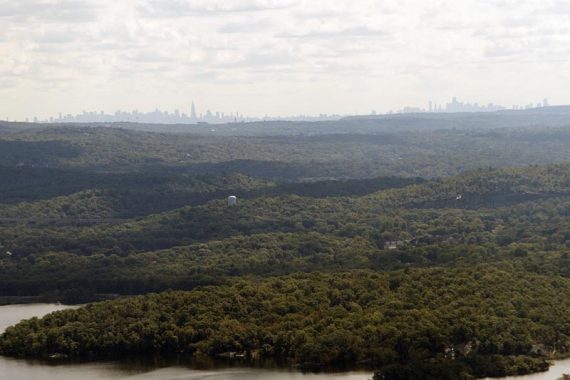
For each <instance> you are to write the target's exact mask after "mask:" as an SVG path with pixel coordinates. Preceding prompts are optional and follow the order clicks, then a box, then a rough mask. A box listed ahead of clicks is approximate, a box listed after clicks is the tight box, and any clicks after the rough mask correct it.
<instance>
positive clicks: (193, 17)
mask: <svg viewBox="0 0 570 380" xmlns="http://www.w3.org/2000/svg"><path fill="white" fill-rule="evenodd" d="M569 19H570V4H569V3H568V2H565V1H560V0H546V1H542V2H536V1H534V2H532V1H526V0H522V1H513V0H484V1H475V0H465V1H451V0H440V1H434V2H430V3H429V4H426V3H425V2H422V1H419V0H407V1H406V0H404V1H392V0H388V1H359V2H358V4H355V3H354V2H350V1H344V0H338V1H324V0H311V1H309V0H234V1H221V0H194V1H191V0H161V1H158V0H141V1H133V0H125V1H120V2H114V1H110V0H99V1H95V0H59V1H55V0H54V1H41V0H20V1H8V0H0V25H1V28H0V56H1V57H2V58H0V119H3V118H5V117H8V118H10V119H12V120H14V119H16V120H23V119H24V118H27V117H29V118H31V117H33V116H38V117H40V118H46V117H49V116H53V115H55V114H57V113H58V112H63V113H65V114H66V113H80V112H81V111H82V110H89V111H91V110H93V111H95V110H97V111H99V110H103V111H105V112H113V111H115V110H117V109H122V110H128V111H130V110H135V109H138V110H140V111H150V110H153V109H155V108H161V109H165V110H174V109H180V110H182V111H185V112H187V111H188V110H189V109H190V104H191V101H192V100H193V99H194V100H199V102H200V104H201V105H202V108H203V109H204V110H205V109H212V110H219V111H224V112H236V111H238V112H240V113H243V114H245V115H251V116H263V115H272V116H273V115H275V116H284V115H299V114H308V115H315V114H320V113H323V114H367V113H369V112H370V111H371V110H377V111H378V112H386V111H388V110H390V109H400V108H402V107H403V106H419V107H426V106H427V102H428V101H429V100H432V101H433V102H435V103H444V102H446V101H448V100H449V98H450V97H451V96H453V95H456V96H458V97H459V98H460V99H465V100H468V101H471V102H479V103H481V104H487V103H490V102H492V103H496V104H501V105H505V106H510V105H512V104H519V105H524V104H528V103H536V102H537V101H539V100H541V99H542V98H544V97H548V98H549V100H550V101H551V103H553V104H563V103H568V98H567V95H566V94H567V87H568V84H569V83H570V70H568V69H569V68H570V67H569V66H570V64H569V62H570V44H569V42H570V33H569V30H568V29H569V27H568V25H570V23H569V21H570V20H569Z"/></svg>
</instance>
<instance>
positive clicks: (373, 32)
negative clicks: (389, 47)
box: [278, 26, 390, 39]
mask: <svg viewBox="0 0 570 380" xmlns="http://www.w3.org/2000/svg"><path fill="white" fill-rule="evenodd" d="M389 35H390V33H388V32H386V31H384V30H378V29H372V28H368V27H362V26H354V27H349V28H342V29H336V30H314V31H310V32H305V33H285V34H280V35H278V37H281V38H308V39H311V38H339V37H340V38H346V37H379V36H380V37H386V36H389Z"/></svg>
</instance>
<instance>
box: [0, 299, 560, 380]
mask: <svg viewBox="0 0 570 380" xmlns="http://www.w3.org/2000/svg"><path fill="white" fill-rule="evenodd" d="M65 308H68V306H62V305H48V304H36V305H8V306H0V331H3V330H4V329H5V328H6V327H8V326H10V325H13V324H15V323H17V322H19V321H20V320H22V319H26V318H31V317H34V316H37V317H41V316H43V315H45V314H47V313H50V312H52V311H56V310H61V309H65ZM564 373H569V374H570V359H568V360H560V361H557V362H556V363H555V365H554V366H552V367H551V368H550V370H549V371H548V372H544V373H540V374H535V375H528V376H514V377H505V378H503V379H502V380H556V379H557V378H559V377H560V376H562V374H564ZM371 377H372V374H371V373H369V372H343V373H321V374H303V373H301V372H298V371H294V370H287V369H279V368H248V367H241V368H240V367H235V366H234V367H229V366H227V365H226V366H223V367H220V365H219V364H217V365H212V364H207V363H194V364H192V365H190V364H181V363H169V362H156V361H152V360H148V361H143V360H137V361H121V362H103V363H81V364H59V365H58V364H55V363H50V362H39V361H28V360H19V359H10V358H4V357H0V380H38V379H41V380H77V379H79V380H95V379H131V380H250V379H251V380H340V379H347V380H368V379H370V378H371Z"/></svg>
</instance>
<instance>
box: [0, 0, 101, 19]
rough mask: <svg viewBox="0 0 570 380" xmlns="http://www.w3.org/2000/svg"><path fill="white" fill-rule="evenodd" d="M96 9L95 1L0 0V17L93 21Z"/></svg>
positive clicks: (95, 17)
mask: <svg viewBox="0 0 570 380" xmlns="http://www.w3.org/2000/svg"><path fill="white" fill-rule="evenodd" d="M97 11H98V5H97V3H91V2H87V1H81V0H59V1H47V0H18V1H13V0H0V19H2V18H4V19H6V18H7V19H16V20H18V21H23V20H36V21H52V22H68V23H79V22H90V21H95V20H96V19H97Z"/></svg>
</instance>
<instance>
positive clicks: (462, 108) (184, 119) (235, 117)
mask: <svg viewBox="0 0 570 380" xmlns="http://www.w3.org/2000/svg"><path fill="white" fill-rule="evenodd" d="M550 105H551V104H550V102H549V100H548V98H544V99H542V100H541V101H539V102H531V103H528V104H524V105H517V104H515V105H511V106H503V105H498V104H494V103H486V104H479V103H477V102H463V101H461V100H458V97H456V96H454V97H452V98H451V100H450V101H448V102H440V103H437V102H434V101H431V100H430V101H428V102H427V106H426V107H425V108H423V107H421V106H403V107H402V108H399V109H396V110H388V111H385V112H378V111H376V110H372V111H370V112H369V113H363V114H360V115H390V114H402V113H426V112H427V113H432V112H442V113H456V112H495V111H502V110H523V109H531V108H541V107H548V106H550ZM355 115H358V114H340V113H337V114H318V115H289V116H287V115H281V116H279V115H265V116H249V115H244V114H242V113H240V112H239V111H234V112H222V111H211V110H209V109H207V110H206V111H205V112H201V111H199V109H198V108H197V106H196V103H195V102H194V101H192V102H191V104H190V106H189V107H188V108H187V110H184V109H183V110H180V109H174V110H161V109H158V108H155V109H154V110H153V111H146V112H145V111H139V110H132V111H124V110H116V111H114V112H111V113H105V112H104V111H86V110H83V111H82V112H81V113H78V114H75V115H74V114H70V113H62V112H59V113H58V115H54V116H50V117H48V118H44V119H41V118H38V117H37V116H34V117H28V118H25V119H24V120H9V118H7V119H5V120H6V121H19V122H44V123H90V122H102V123H105V122H134V123H158V124H195V123H212V124H216V123H232V122H234V123H235V122H252V121H264V120H291V121H322V120H338V119H340V118H342V117H345V116H355Z"/></svg>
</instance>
